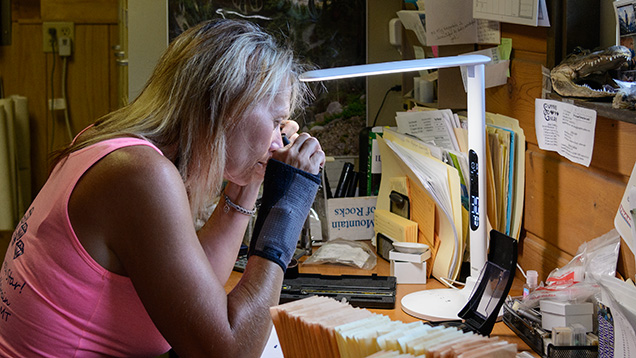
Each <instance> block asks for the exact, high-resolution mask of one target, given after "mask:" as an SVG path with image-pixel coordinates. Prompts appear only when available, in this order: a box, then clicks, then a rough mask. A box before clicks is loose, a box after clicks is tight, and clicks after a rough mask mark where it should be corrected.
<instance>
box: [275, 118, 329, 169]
mask: <svg viewBox="0 0 636 358" xmlns="http://www.w3.org/2000/svg"><path fill="white" fill-rule="evenodd" d="M294 123H295V122H294ZM285 129H287V128H285ZM281 131H282V129H281ZM284 133H286V131H285V132H284ZM288 138H290V142H291V143H290V144H288V145H286V146H285V147H283V148H280V149H278V150H276V151H275V152H274V154H273V155H272V158H274V159H276V160H278V161H281V162H283V163H286V164H289V165H291V166H293V167H296V168H298V169H300V170H304V171H306V172H309V173H312V174H318V172H320V168H322V167H323V165H324V163H325V153H324V152H323V151H322V147H321V146H320V143H319V142H318V140H317V139H316V138H314V137H312V136H310V135H309V134H307V133H302V134H300V135H299V134H296V133H295V132H294V133H293V134H292V135H291V136H290V137H288Z"/></svg>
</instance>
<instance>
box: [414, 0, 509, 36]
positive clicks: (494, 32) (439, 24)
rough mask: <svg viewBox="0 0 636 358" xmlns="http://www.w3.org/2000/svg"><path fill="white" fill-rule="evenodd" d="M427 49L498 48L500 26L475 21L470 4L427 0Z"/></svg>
mask: <svg viewBox="0 0 636 358" xmlns="http://www.w3.org/2000/svg"><path fill="white" fill-rule="evenodd" d="M425 4H426V6H425V9H426V15H427V16H426V28H425V30H426V41H427V46H435V45H438V46H442V45H459V44H472V43H481V44H485V43H494V44H498V43H499V41H500V38H501V34H500V31H499V23H498V22H492V21H487V20H477V19H475V18H473V12H472V2H471V0H426V1H425Z"/></svg>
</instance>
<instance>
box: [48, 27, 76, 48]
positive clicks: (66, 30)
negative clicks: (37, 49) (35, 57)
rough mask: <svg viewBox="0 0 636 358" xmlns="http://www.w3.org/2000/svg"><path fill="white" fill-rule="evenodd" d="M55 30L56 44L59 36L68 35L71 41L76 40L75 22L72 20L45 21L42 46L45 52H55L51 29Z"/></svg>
mask: <svg viewBox="0 0 636 358" xmlns="http://www.w3.org/2000/svg"><path fill="white" fill-rule="evenodd" d="M53 30H54V31H55V44H56V45H55V46H57V43H58V42H57V41H58V38H59V37H61V36H64V37H68V38H69V39H70V40H71V43H73V42H75V24H74V23H72V22H43V23H42V40H43V41H42V48H43V50H44V52H53V47H52V46H51V31H53Z"/></svg>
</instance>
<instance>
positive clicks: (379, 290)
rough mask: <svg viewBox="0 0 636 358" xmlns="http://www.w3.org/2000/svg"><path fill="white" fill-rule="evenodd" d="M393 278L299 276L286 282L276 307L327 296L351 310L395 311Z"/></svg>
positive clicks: (372, 276) (375, 276)
mask: <svg viewBox="0 0 636 358" xmlns="http://www.w3.org/2000/svg"><path fill="white" fill-rule="evenodd" d="M395 287H396V280H395V277H394V276H378V275H376V274H373V275H368V276H364V275H339V276H335V275H320V274H303V273H301V274H298V276H297V277H294V278H285V279H284V280H283V287H282V290H281V295H280V301H279V303H286V302H290V301H295V300H299V299H302V298H307V297H311V296H326V297H331V298H334V299H336V300H338V301H340V300H342V299H345V300H346V301H347V302H348V303H349V304H351V305H352V306H354V307H363V308H380V309H393V308H395Z"/></svg>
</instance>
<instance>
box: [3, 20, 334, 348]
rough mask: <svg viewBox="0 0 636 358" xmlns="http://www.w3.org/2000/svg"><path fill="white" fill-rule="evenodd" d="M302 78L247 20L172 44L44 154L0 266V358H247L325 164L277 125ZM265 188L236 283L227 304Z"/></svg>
mask: <svg viewBox="0 0 636 358" xmlns="http://www.w3.org/2000/svg"><path fill="white" fill-rule="evenodd" d="M300 70H301V68H300V67H299V65H298V64H297V63H296V62H295V60H294V58H293V54H292V52H291V51H290V50H289V49H287V48H285V47H282V46H280V45H278V44H276V43H275V41H274V40H273V39H272V37H270V36H269V35H267V34H265V33H264V32H263V31H262V30H260V29H259V28H257V27H256V26H255V25H253V24H250V23H247V22H238V21H230V20H219V21H210V22H206V23H203V24H200V25H198V26H196V27H194V28H191V29H189V30H187V31H186V32H184V33H183V34H182V35H181V36H179V37H178V38H177V39H175V40H174V41H173V42H172V43H171V45H170V46H169V48H168V50H167V51H166V53H165V54H164V55H163V57H162V58H161V60H160V62H159V64H158V65H157V67H156V69H155V71H154V73H153V75H152V77H151V79H150V80H149V82H148V84H147V85H146V88H145V89H144V91H143V92H142V93H141V94H140V96H139V97H138V99H137V100H135V101H134V102H133V103H131V104H130V105H128V106H126V107H124V108H122V109H119V110H117V111H115V112H113V113H111V114H109V115H107V116H105V117H104V118H102V119H100V120H98V121H97V122H96V123H95V124H94V125H93V126H90V127H88V128H87V129H86V130H85V131H83V132H82V133H80V134H79V135H78V136H77V138H76V139H75V141H74V142H73V143H72V144H71V145H70V146H69V147H68V148H66V149H65V150H63V151H61V152H60V153H58V154H57V156H56V157H55V158H54V169H53V170H52V172H51V175H50V177H49V179H48V180H47V182H46V184H45V185H44V187H43V188H42V190H41V191H40V193H39V194H38V197H37V198H36V199H35V200H34V202H33V203H32V205H31V207H30V208H29V209H28V211H27V213H26V214H25V216H24V217H23V219H22V220H21V222H20V224H19V225H18V228H17V229H16V231H15V232H14V234H13V237H12V240H11V244H10V247H9V250H8V251H7V255H6V257H5V261H4V264H3V267H2V270H1V271H0V279H1V282H0V295H1V297H2V303H1V306H0V309H1V310H2V311H1V314H0V353H2V354H3V355H6V356H12V357H14V356H49V357H67V356H68V357H70V356H78V357H89V356H126V357H131V356H153V355H158V354H160V353H163V352H166V351H167V350H168V349H169V348H170V347H173V348H174V350H175V351H176V352H177V353H178V354H179V355H180V356H184V357H185V356H187V357H190V356H192V357H194V356H205V357H212V356H214V357H240V356H248V357H253V356H258V355H259V354H260V352H261V351H262V349H263V347H264V344H265V342H266V340H267V338H268V335H269V330H270V329H271V323H270V322H271V319H270V317H269V311H268V308H269V307H270V306H272V305H275V304H277V302H278V298H279V294H280V288H281V284H282V279H283V274H284V271H285V268H286V265H287V264H288V263H289V261H290V260H291V256H292V254H293V252H294V249H295V246H296V240H297V239H298V236H299V233H300V229H301V226H302V223H303V222H304V219H305V217H306V215H307V212H308V210H309V206H310V205H311V202H312V201H313V196H314V195H315V193H316V190H317V186H318V182H319V180H318V176H317V174H318V172H319V170H320V167H321V166H322V164H323V162H324V153H323V152H322V150H321V148H320V144H319V143H318V141H317V140H316V139H314V138H312V137H310V136H309V135H307V134H301V135H298V134H296V133H295V132H296V130H297V129H298V125H297V124H295V122H292V121H289V120H288V118H289V117H290V115H291V114H292V113H293V111H294V110H295V109H297V108H298V107H299V106H300V105H302V104H303V99H304V98H305V97H306V94H307V91H306V90H305V87H303V86H302V84H301V83H299V82H298V80H297V74H298V72H299V71H300ZM281 127H282V129H281ZM281 130H282V131H285V132H286V133H285V134H287V135H288V137H290V138H291V139H292V143H291V144H289V145H287V146H284V145H283V143H282V140H281ZM223 179H225V180H226V181H227V184H226V185H225V187H224V188H222V182H223ZM263 180H264V186H263V199H262V202H263V203H262V207H261V209H260V210H259V216H258V218H257V221H256V225H255V233H254V236H253V238H252V240H251V245H250V251H249V252H250V256H249V259H248V263H247V266H246V269H245V273H244V274H243V276H242V278H241V280H240V282H239V283H238V285H237V286H236V287H235V288H234V289H233V290H232V291H231V292H230V293H229V294H227V295H226V293H225V290H224V284H225V283H226V281H227V279H228V277H229V275H230V272H231V270H232V268H233V265H234V261H235V259H236V257H237V253H238V250H239V247H240V244H241V241H242V237H243V234H244V232H245V228H246V226H247V223H248V221H249V219H250V216H251V215H252V213H253V212H252V208H254V205H255V202H256V199H257V196H258V192H259V189H260V186H261V183H263ZM222 190H223V191H222ZM221 191H222V192H221ZM215 197H220V201H219V203H218V205H217V207H216V209H215V210H214V212H213V213H212V214H211V216H209V219H207V221H206V222H205V224H204V225H203V227H202V228H201V229H200V230H198V231H197V230H195V225H194V222H195V220H196V219H197V218H198V217H201V216H203V213H204V212H205V211H206V209H207V208H208V207H209V206H210V203H211V200H212V199H213V198H215Z"/></svg>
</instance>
